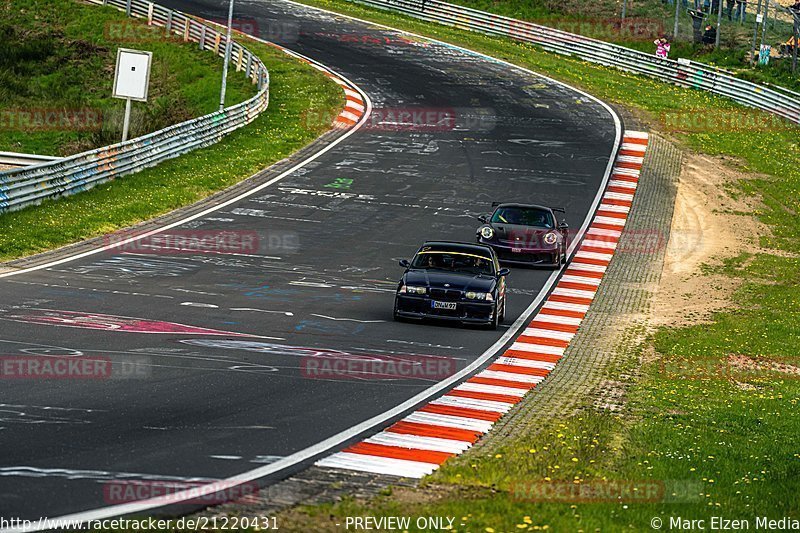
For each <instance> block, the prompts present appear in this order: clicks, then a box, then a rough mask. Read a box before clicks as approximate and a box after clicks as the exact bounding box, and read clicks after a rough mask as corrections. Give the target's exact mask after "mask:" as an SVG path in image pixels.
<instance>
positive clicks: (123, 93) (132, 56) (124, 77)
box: [112, 48, 153, 142]
mask: <svg viewBox="0 0 800 533" xmlns="http://www.w3.org/2000/svg"><path fill="white" fill-rule="evenodd" d="M152 62H153V53H152V52H143V51H141V50H129V49H127V48H120V49H118V50H117V68H116V71H115V74H114V92H113V94H112V96H113V97H114V98H122V99H124V100H125V119H124V121H123V125H122V142H125V141H127V140H128V129H129V128H130V124H131V100H136V101H137V102H146V101H147V90H148V87H149V86H150V65H151V63H152Z"/></svg>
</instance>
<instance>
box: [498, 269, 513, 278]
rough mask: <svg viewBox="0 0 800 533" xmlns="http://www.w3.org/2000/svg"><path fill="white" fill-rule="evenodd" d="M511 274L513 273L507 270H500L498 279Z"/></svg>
mask: <svg viewBox="0 0 800 533" xmlns="http://www.w3.org/2000/svg"><path fill="white" fill-rule="evenodd" d="M509 274H511V271H510V270H509V269H507V268H501V269H500V270H498V271H497V277H498V278H502V277H505V276H508V275H509Z"/></svg>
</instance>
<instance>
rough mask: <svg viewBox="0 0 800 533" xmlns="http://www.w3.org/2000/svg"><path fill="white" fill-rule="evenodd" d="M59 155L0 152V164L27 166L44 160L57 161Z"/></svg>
mask: <svg viewBox="0 0 800 533" xmlns="http://www.w3.org/2000/svg"><path fill="white" fill-rule="evenodd" d="M59 159H61V158H60V157H53V156H49V155H35V154H18V153H17V152H0V165H4V166H9V167H28V166H30V165H36V164H38V163H42V162H45V161H57V160H59Z"/></svg>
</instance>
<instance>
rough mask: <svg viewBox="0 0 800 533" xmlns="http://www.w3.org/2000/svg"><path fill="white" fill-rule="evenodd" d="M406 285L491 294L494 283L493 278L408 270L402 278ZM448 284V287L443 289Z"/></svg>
mask: <svg viewBox="0 0 800 533" xmlns="http://www.w3.org/2000/svg"><path fill="white" fill-rule="evenodd" d="M403 280H404V281H405V283H406V284H407V285H417V286H420V287H429V288H432V289H455V290H462V291H476V292H491V291H492V289H494V285H495V283H496V280H495V278H492V277H489V276H486V275H484V276H479V275H475V276H473V275H472V274H459V273H455V272H439V271H435V270H422V269H419V270H409V271H408V272H406V273H405V275H404V276H403ZM445 284H449V285H450V286H449V287H445Z"/></svg>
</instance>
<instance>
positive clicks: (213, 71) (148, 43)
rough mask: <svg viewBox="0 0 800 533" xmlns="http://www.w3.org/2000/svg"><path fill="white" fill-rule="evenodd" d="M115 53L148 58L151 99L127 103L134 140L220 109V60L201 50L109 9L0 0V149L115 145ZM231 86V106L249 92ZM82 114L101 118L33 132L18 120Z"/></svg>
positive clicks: (234, 77) (237, 79) (60, 1)
mask: <svg viewBox="0 0 800 533" xmlns="http://www.w3.org/2000/svg"><path fill="white" fill-rule="evenodd" d="M118 48H135V49H141V50H148V51H151V52H153V65H152V70H151V77H150V93H149V101H148V102H147V103H138V102H134V104H133V113H132V120H131V132H130V133H131V136H132V137H133V136H138V135H142V134H145V133H149V132H151V131H156V130H158V129H161V128H164V127H166V126H168V125H170V124H175V123H178V122H182V121H184V120H188V119H191V118H194V117H197V116H201V115H205V114H207V113H210V112H212V111H214V110H216V109H217V107H218V106H219V88H220V77H221V74H222V63H221V61H220V58H218V57H216V56H215V55H214V54H212V53H210V52H203V51H201V50H199V48H198V45H197V44H191V43H184V42H183V41H182V39H181V38H180V37H178V36H171V37H166V36H165V34H164V29H163V28H156V27H148V26H147V24H146V22H143V21H141V20H138V19H131V18H127V17H126V16H125V14H124V13H122V12H120V11H118V10H117V9H115V8H112V7H102V6H98V5H91V4H84V3H80V2H78V1H76V0H13V2H12V0H0V151H14V152H24V153H38V154H44V155H70V154H74V153H78V152H81V151H85V150H89V149H92V148H97V147H100V146H105V145H108V144H112V143H115V142H119V140H120V139H121V135H122V115H123V110H124V106H125V104H124V101H122V100H119V99H114V98H112V97H111V92H112V86H113V79H114V64H115V61H116V54H117V49H118ZM228 79H229V83H228V94H227V101H228V103H229V104H230V103H236V102H241V101H243V100H246V99H247V98H249V97H251V96H252V95H254V94H255V91H256V89H255V86H253V85H252V84H250V82H249V80H247V79H246V78H245V77H244V76H242V75H241V74H240V73H234V72H233V71H231V73H230V76H229V77H228ZM80 109H88V110H90V111H91V112H92V113H93V114H94V116H97V117H98V120H89V121H87V123H86V124H85V127H81V128H72V127H70V128H62V127H49V126H48V127H37V128H34V129H33V130H31V129H30V128H26V127H24V126H22V125H21V123H20V121H21V120H23V119H21V118H20V117H21V116H22V114H24V113H34V114H37V113H38V115H39V116H41V112H42V110H50V111H54V110H55V111H59V110H60V111H63V110H80Z"/></svg>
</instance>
